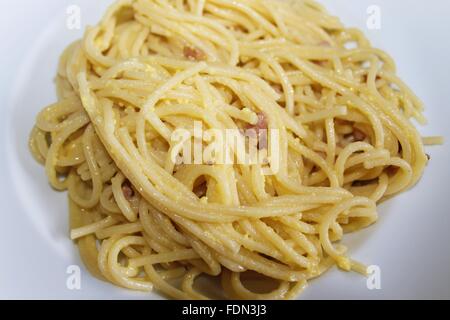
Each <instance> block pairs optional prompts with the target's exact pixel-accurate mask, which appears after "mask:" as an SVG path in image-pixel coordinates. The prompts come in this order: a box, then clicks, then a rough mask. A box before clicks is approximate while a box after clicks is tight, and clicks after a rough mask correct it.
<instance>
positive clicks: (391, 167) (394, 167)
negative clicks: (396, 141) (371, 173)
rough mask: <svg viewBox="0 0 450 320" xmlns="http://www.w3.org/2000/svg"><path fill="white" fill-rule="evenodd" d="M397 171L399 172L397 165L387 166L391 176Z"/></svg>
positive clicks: (387, 171)
mask: <svg viewBox="0 0 450 320" xmlns="http://www.w3.org/2000/svg"><path fill="white" fill-rule="evenodd" d="M397 172H398V167H396V166H389V167H387V168H386V173H387V174H388V175H390V176H393V175H395V174H397Z"/></svg>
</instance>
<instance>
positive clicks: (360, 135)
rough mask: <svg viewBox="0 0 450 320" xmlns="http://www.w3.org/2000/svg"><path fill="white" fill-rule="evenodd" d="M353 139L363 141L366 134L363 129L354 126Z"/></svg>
mask: <svg viewBox="0 0 450 320" xmlns="http://www.w3.org/2000/svg"><path fill="white" fill-rule="evenodd" d="M353 139H354V140H353V141H364V140H365V139H366V134H365V133H364V132H363V131H361V130H359V129H357V128H354V130H353Z"/></svg>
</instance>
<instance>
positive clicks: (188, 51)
mask: <svg viewBox="0 0 450 320" xmlns="http://www.w3.org/2000/svg"><path fill="white" fill-rule="evenodd" d="M183 54H184V56H185V58H187V59H189V60H193V61H200V60H205V59H206V54H205V53H204V52H203V51H202V50H200V49H198V48H193V47H189V46H186V47H184V49H183Z"/></svg>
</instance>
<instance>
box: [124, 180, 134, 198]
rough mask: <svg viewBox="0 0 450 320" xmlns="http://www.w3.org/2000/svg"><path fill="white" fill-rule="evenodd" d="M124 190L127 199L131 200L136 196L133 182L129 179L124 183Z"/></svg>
mask: <svg viewBox="0 0 450 320" xmlns="http://www.w3.org/2000/svg"><path fill="white" fill-rule="evenodd" d="M122 192H123V196H124V197H125V199H127V200H131V199H132V198H133V197H134V191H133V189H132V188H131V183H130V181H129V180H125V182H124V183H123V184H122Z"/></svg>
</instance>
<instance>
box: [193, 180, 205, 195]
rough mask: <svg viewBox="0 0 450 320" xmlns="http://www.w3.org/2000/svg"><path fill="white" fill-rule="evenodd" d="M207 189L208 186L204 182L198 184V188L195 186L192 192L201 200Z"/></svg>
mask: <svg viewBox="0 0 450 320" xmlns="http://www.w3.org/2000/svg"><path fill="white" fill-rule="evenodd" d="M207 188H208V186H207V184H206V181H205V182H203V183H201V184H199V185H198V186H195V187H194V190H193V192H194V193H195V195H196V196H197V197H199V198H202V197H204V196H205V195H206V191H207Z"/></svg>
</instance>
